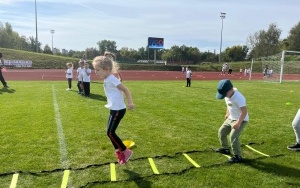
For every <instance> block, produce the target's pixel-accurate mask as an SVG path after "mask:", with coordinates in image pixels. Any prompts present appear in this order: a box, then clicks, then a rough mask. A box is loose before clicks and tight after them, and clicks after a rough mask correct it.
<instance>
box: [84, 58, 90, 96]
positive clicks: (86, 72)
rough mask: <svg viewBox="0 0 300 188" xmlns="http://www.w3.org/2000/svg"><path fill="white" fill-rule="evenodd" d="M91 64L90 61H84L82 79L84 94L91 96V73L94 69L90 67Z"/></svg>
mask: <svg viewBox="0 0 300 188" xmlns="http://www.w3.org/2000/svg"><path fill="white" fill-rule="evenodd" d="M89 67H90V64H89V62H85V63H84V69H83V71H82V77H83V79H82V81H83V90H84V94H83V95H84V96H86V97H90V83H91V73H92V70H91V69H90V68H89Z"/></svg>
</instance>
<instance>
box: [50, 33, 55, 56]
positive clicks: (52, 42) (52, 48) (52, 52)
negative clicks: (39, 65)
mask: <svg viewBox="0 0 300 188" xmlns="http://www.w3.org/2000/svg"><path fill="white" fill-rule="evenodd" d="M50 33H52V54H54V52H53V34H54V33H55V30H54V29H50Z"/></svg>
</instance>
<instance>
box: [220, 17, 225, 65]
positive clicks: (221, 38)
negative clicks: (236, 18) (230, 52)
mask: <svg viewBox="0 0 300 188" xmlns="http://www.w3.org/2000/svg"><path fill="white" fill-rule="evenodd" d="M225 16H226V13H224V12H221V15H220V17H221V19H222V28H221V44H220V54H219V63H221V52H222V33H223V19H224V18H225Z"/></svg>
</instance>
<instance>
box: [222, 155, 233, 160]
mask: <svg viewBox="0 0 300 188" xmlns="http://www.w3.org/2000/svg"><path fill="white" fill-rule="evenodd" d="M222 155H224V156H225V157H227V158H228V159H230V158H231V156H230V155H226V154H222Z"/></svg>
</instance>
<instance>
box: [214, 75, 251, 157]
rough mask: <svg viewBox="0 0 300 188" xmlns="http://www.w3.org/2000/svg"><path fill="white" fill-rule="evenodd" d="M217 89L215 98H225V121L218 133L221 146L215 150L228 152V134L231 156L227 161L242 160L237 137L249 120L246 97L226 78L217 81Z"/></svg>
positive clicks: (223, 152)
mask: <svg viewBox="0 0 300 188" xmlns="http://www.w3.org/2000/svg"><path fill="white" fill-rule="evenodd" d="M217 91H218V92H217V95H216V98H217V99H224V98H225V103H226V106H227V110H226V114H225V117H224V119H225V121H224V123H223V124H222V126H221V127H220V129H219V133H218V136H219V140H220V143H221V146H222V148H219V149H217V150H216V152H219V153H222V154H226V155H229V154H230V149H229V145H228V140H227V136H228V135H229V137H230V143H231V147H232V151H233V156H232V157H231V158H230V159H229V161H228V162H230V163H239V162H242V156H241V147H240V141H239V137H240V134H241V132H242V131H243V129H244V128H245V127H246V125H247V124H248V121H249V115H248V111H247V107H246V99H245V97H244V96H243V95H242V94H241V93H240V92H239V91H238V90H237V89H236V88H233V85H232V83H231V81H230V80H227V79H225V80H221V81H220V82H219V84H218V87H217Z"/></svg>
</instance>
